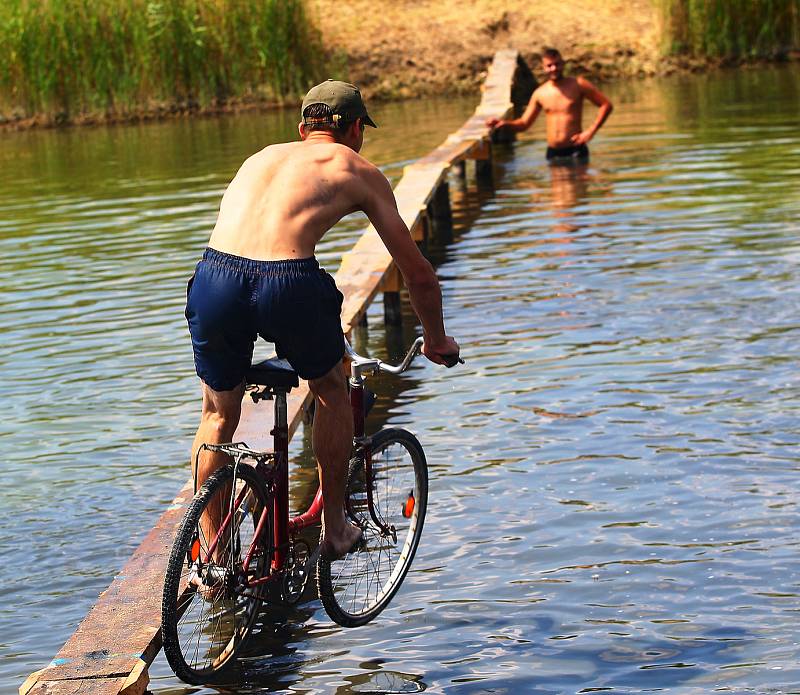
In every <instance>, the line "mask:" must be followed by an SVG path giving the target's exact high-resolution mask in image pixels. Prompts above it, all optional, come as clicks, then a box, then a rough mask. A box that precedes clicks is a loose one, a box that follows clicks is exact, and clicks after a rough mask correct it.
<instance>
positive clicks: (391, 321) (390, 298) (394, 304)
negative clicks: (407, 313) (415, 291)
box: [383, 292, 403, 326]
mask: <svg viewBox="0 0 800 695" xmlns="http://www.w3.org/2000/svg"><path fill="white" fill-rule="evenodd" d="M383 322H384V323H385V324H386V325H388V326H399V325H401V324H402V323H403V309H402V306H401V304H400V293H399V292H384V293H383Z"/></svg>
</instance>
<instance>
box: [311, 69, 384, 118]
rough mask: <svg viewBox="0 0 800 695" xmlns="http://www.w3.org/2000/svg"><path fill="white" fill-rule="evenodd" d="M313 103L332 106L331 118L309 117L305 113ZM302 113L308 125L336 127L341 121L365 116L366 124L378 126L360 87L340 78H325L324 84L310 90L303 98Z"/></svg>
mask: <svg viewBox="0 0 800 695" xmlns="http://www.w3.org/2000/svg"><path fill="white" fill-rule="evenodd" d="M312 104H325V105H326V106H328V107H330V110H331V116H332V117H331V118H330V119H324V118H323V119H320V118H313V119H309V118H308V117H307V116H306V115H305V113H306V108H308V107H309V106H311V105H312ZM300 113H301V116H302V118H303V123H305V124H306V125H312V124H313V125H330V126H331V127H333V128H336V127H338V125H339V123H340V122H341V121H344V122H345V123H348V122H352V121H354V120H356V118H363V119H364V123H365V124H366V125H368V126H372V127H373V128H377V127H378V126H376V125H375V121H373V120H372V119H371V118H370V117H369V114H368V113H367V107H366V106H364V100H363V99H362V98H361V92H360V91H359V90H358V87H356V86H355V85H354V84H350V83H349V82H340V81H339V80H325V82H323V83H322V84H318V85H317V86H316V87H312V88H311V89H310V90H308V94H306V98H305V99H303V106H302V108H301V111H300Z"/></svg>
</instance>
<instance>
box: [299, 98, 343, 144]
mask: <svg viewBox="0 0 800 695" xmlns="http://www.w3.org/2000/svg"><path fill="white" fill-rule="evenodd" d="M352 122H353V121H352V120H350V121H345V120H344V119H343V118H340V117H338V116H336V117H334V114H333V111H332V110H331V107H330V106H328V105H327V104H309V105H308V106H306V109H305V111H303V125H304V126H305V129H306V132H311V131H314V130H328V131H330V132H331V133H334V134H335V135H337V136H338V135H344V134H345V133H346V132H347V129H348V128H349V127H350V124H351V123H352Z"/></svg>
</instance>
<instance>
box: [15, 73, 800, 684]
mask: <svg viewBox="0 0 800 695" xmlns="http://www.w3.org/2000/svg"><path fill="white" fill-rule="evenodd" d="M798 78H800V70H798V69H797V68H796V67H784V68H775V69H765V70H759V71H743V72H737V73H718V74H713V75H708V76H692V77H681V78H673V79H665V80H648V81H641V82H631V83H625V84H617V85H611V86H610V87H608V89H607V91H608V93H609V94H610V96H611V97H612V99H613V100H614V101H615V104H616V107H617V108H616V111H615V112H614V114H613V115H612V117H611V118H610V120H609V122H608V123H607V124H606V126H605V127H604V128H603V130H602V131H601V132H600V134H599V135H598V136H597V138H596V140H595V141H594V142H593V143H592V145H591V148H592V160H591V162H590V164H589V165H588V166H587V167H584V168H560V167H554V168H550V167H548V166H547V165H546V163H545V161H544V147H543V144H542V136H543V124H542V123H539V124H537V125H536V126H535V127H534V129H533V130H532V131H531V132H530V133H528V134H525V135H524V136H523V137H522V138H521V139H520V140H519V141H518V142H517V143H515V144H514V145H512V146H509V147H507V148H504V149H500V150H499V151H498V152H497V158H496V165H495V170H494V187H486V186H478V185H477V183H476V181H475V179H474V177H473V176H472V174H471V172H468V176H467V179H466V181H465V182H461V181H460V180H459V179H457V178H455V177H454V178H453V179H452V180H451V191H452V197H453V201H454V215H455V228H454V240H453V242H452V243H450V244H448V245H446V246H439V247H437V246H435V245H431V248H430V249H429V251H430V255H431V257H432V259H433V260H434V261H435V263H436V265H437V268H438V272H439V275H440V278H441V280H442V285H443V291H444V301H445V308H446V309H445V310H446V321H447V327H448V330H449V332H450V333H452V334H453V335H454V336H456V337H457V339H459V341H460V342H461V344H462V347H463V356H464V357H465V359H466V361H467V362H466V365H464V366H463V367H459V368H458V369H453V370H444V369H441V368H436V367H434V366H433V365H428V364H422V363H421V362H418V363H416V366H415V368H413V369H412V371H411V372H410V373H409V374H408V376H407V378H403V379H402V380H396V379H395V380H392V381H389V380H380V381H378V382H377V384H376V386H375V390H376V391H378V393H379V394H380V396H381V398H380V400H379V401H378V405H377V406H376V408H375V410H374V413H373V418H372V420H373V422H372V427H378V426H380V425H381V424H386V423H388V424H397V425H404V426H407V427H409V428H411V429H412V430H414V431H415V432H416V433H417V435H418V436H419V438H420V440H421V441H422V442H423V444H424V445H425V448H426V451H427V453H428V458H429V463H430V469H431V497H430V503H429V510H428V518H427V521H426V527H425V532H424V535H423V540H422V545H421V547H420V550H419V552H418V554H417V558H416V560H415V563H414V566H413V568H412V571H411V573H410V574H409V577H408V578H407V580H406V582H405V584H404V586H403V588H402V589H401V591H400V593H399V594H398V596H397V597H396V598H395V600H394V602H393V604H392V606H391V607H390V608H389V609H387V611H386V612H385V613H384V614H383V615H382V616H381V617H380V618H379V619H378V620H377V621H376V622H375V623H374V624H372V625H370V626H367V627H364V628H359V629H355V630H345V629H342V628H339V627H337V626H336V625H334V624H332V623H331V622H330V620H329V619H328V618H327V616H326V615H325V613H324V611H323V610H322V608H321V606H320V604H319V602H318V601H317V600H315V599H313V597H310V598H309V600H308V601H306V602H303V603H302V604H301V605H300V606H298V607H297V608H296V609H293V610H290V611H288V612H282V613H281V614H280V615H277V616H275V615H267V616H265V618H264V621H263V624H262V625H261V631H260V634H259V636H258V639H257V640H256V641H255V644H254V648H253V649H252V650H251V651H250V653H249V655H248V658H247V659H246V660H244V661H243V663H242V669H241V674H240V676H241V684H240V685H239V686H237V687H235V688H230V689H228V690H227V691H226V692H304V693H332V692H337V693H349V692H372V693H376V692H403V693H408V692H422V691H429V692H454V691H458V692H466V693H472V692H475V693H482V692H494V693H520V692H525V693H585V692H594V691H607V692H617V693H638V692H645V691H647V692H659V691H662V692H670V693H708V692H712V691H714V692H736V693H744V692H758V693H765V692H770V693H800V685H798V684H800V665H799V664H800V630H798V627H797V625H798V619H799V618H800V600H799V599H800V562H798V531H800V522H799V521H798V504H799V503H800V485H798V479H799V478H800V450H799V449H798V444H800V420H799V419H798V415H800V374H799V373H798V369H797V357H796V355H797V344H798V343H797V342H796V341H798V340H799V339H800V316H799V315H798V306H800V289H799V288H798V282H797V278H798V274H799V273H800V237H798V231H800V135H799V134H798V132H799V131H798V129H797V107H798V103H799V102H800V87H798V85H800V80H799V79H798ZM474 105H475V100H474V99H468V98H465V99H454V100H428V101H418V102H411V103H406V104H394V105H384V106H381V107H380V108H375V109H374V111H375V119H376V121H378V123H379V125H381V126H383V127H381V128H380V129H378V130H377V131H376V132H372V131H370V132H369V133H368V138H369V139H368V143H367V146H366V147H365V150H364V154H365V155H366V156H368V157H370V158H371V159H373V160H374V161H376V162H377V163H378V164H379V165H380V166H381V167H382V168H383V170H384V171H385V172H386V174H387V175H388V176H389V177H390V178H391V179H392V180H396V179H397V178H398V177H399V175H400V174H401V171H402V167H403V165H405V164H408V163H410V162H412V161H413V160H414V159H416V158H417V157H419V156H421V155H423V154H425V153H427V152H428V151H429V150H430V149H432V148H433V147H434V146H435V145H437V144H438V143H439V142H441V141H442V140H443V139H444V137H445V136H446V135H447V134H448V133H450V132H452V131H453V130H455V129H457V128H458V126H459V125H460V124H461V123H462V122H463V121H464V120H465V119H466V118H467V116H468V115H469V114H470V113H471V112H472V109H473V108H474ZM589 113H590V117H591V114H592V113H593V111H591V110H590V112H589ZM295 122H296V118H295V115H294V113H285V112H278V113H269V114H245V115H241V116H236V117H230V118H225V119H220V120H196V121H185V122H184V121H180V122H171V123H159V124H148V125H142V126H127V127H118V128H104V129H85V130H67V131H63V132H55V131H54V132H28V133H5V134H3V135H2V147H0V163H2V168H1V169H0V181H2V186H0V245H1V247H0V264H1V265H2V280H0V292H2V299H3V301H2V309H0V311H2V322H1V323H0V334H1V335H2V351H1V352H0V390H1V392H2V395H3V401H4V404H5V416H4V417H3V419H2V421H0V442H2V445H3V450H4V453H5V456H4V462H3V465H2V468H0V528H2V533H3V539H4V541H3V544H2V546H0V558H1V559H2V562H0V585H1V586H2V587H3V595H4V598H5V600H4V602H3V603H2V605H0V656H2V659H0V691H2V692H14V691H16V689H17V687H18V686H19V684H20V683H21V682H22V680H24V678H25V677H26V676H27V675H28V674H29V673H31V672H32V671H34V670H36V669H38V668H42V667H43V666H44V665H46V664H47V663H48V661H49V660H50V659H51V657H52V656H53V655H54V654H55V653H56V652H57V651H58V649H59V648H60V646H61V645H62V644H63V643H64V642H65V641H66V639H67V638H68V637H69V636H70V635H71V634H72V632H73V631H74V629H75V627H76V626H77V624H78V623H79V622H80V620H81V618H82V617H83V616H84V615H85V613H86V612H87V610H88V609H89V608H90V607H91V606H92V605H93V603H94V602H95V600H96V599H97V596H98V594H99V593H100V592H101V591H102V590H103V589H105V588H106V586H108V584H109V583H110V582H111V580H112V579H113V576H114V575H115V573H116V572H117V570H118V569H119V568H120V567H121V566H122V565H123V564H124V563H125V561H126V560H127V558H128V557H129V556H130V554H131V552H132V551H133V549H135V548H136V547H137V545H138V544H139V542H140V541H141V539H142V538H143V536H144V535H145V533H146V532H147V530H149V529H150V528H151V527H152V525H153V523H154V522H155V520H156V519H157V518H158V516H159V515H160V514H161V512H162V511H163V510H164V509H165V507H166V506H167V505H168V504H169V502H170V501H171V500H172V498H173V497H174V495H175V493H176V492H177V490H178V489H179V488H180V487H181V486H182V484H183V483H184V482H185V480H186V478H187V476H188V465H187V458H188V453H187V452H188V449H189V446H190V442H191V437H192V435H193V431H194V427H195V425H196V420H197V415H198V408H199V389H198V385H197V381H196V377H195V376H194V372H193V366H192V360H191V350H190V346H189V342H188V336H187V331H186V329H185V325H184V320H183V316H182V311H183V298H184V289H185V281H186V278H187V277H188V275H189V274H190V273H191V270H192V268H193V265H194V263H195V261H196V259H197V257H198V255H199V254H200V252H201V250H202V248H203V247H204V245H205V242H206V241H207V238H208V235H209V232H210V229H211V227H212V225H213V223H214V219H215V214H216V210H217V207H218V204H219V200H220V197H221V194H222V192H223V190H224V187H225V185H226V183H227V181H228V180H229V179H230V177H231V176H232V175H233V173H234V172H235V170H236V168H237V167H238V165H239V164H240V162H241V161H242V160H243V159H244V158H245V157H246V156H248V155H249V154H250V153H252V152H253V151H255V150H256V149H258V148H259V147H261V146H263V145H264V144H266V143H269V142H274V141H278V140H285V139H289V138H292V137H293V136H294V132H295ZM363 226H364V219H363V217H358V216H356V217H353V218H351V219H348V220H345V221H344V222H343V223H342V224H340V225H339V226H337V228H336V229H335V230H334V231H333V232H332V233H331V234H330V235H329V237H328V238H326V240H325V241H324V243H323V245H322V246H321V248H320V251H319V257H320V260H321V261H322V263H323V265H324V266H326V267H327V268H328V269H329V270H331V271H334V270H335V269H336V267H337V265H338V259H339V258H340V256H341V254H342V253H343V252H344V251H346V250H347V249H348V248H349V247H350V246H351V245H352V243H353V241H354V240H355V239H356V238H357V236H358V234H359V233H360V230H361V229H362V228H363ZM404 312H405V313H404V325H403V327H402V328H400V329H392V330H386V329H385V328H384V326H383V321H382V312H381V306H380V302H378V303H377V304H376V305H375V306H374V307H373V308H372V309H371V310H370V312H369V323H368V327H367V329H366V330H361V331H360V332H359V334H358V335H357V336H356V338H357V342H358V344H359V345H360V346H362V347H364V349H366V350H369V351H370V352H371V353H374V354H375V355H378V356H380V357H384V358H386V357H387V356H388V357H389V358H394V357H396V356H397V355H398V354H400V353H401V352H402V349H403V346H405V345H407V344H408V343H409V342H410V341H411V339H412V338H413V336H414V334H415V332H416V330H417V328H416V325H415V322H414V320H413V316H412V314H411V312H410V309H409V308H408V306H407V305H406V306H405V309H404ZM304 434H306V433H303V432H301V433H299V435H298V436H297V437H296V438H295V440H294V442H293V444H292V449H293V451H294V453H295V454H296V455H297V464H296V468H295V470H294V473H295V474H296V477H297V479H298V480H299V481H300V484H298V485H297V486H296V488H295V490H294V491H293V494H294V504H295V505H296V506H299V505H301V504H302V503H303V502H304V501H306V499H307V497H308V495H309V490H310V485H311V481H312V479H313V462H312V459H311V457H310V454H309V450H308V438H307V436H301V435H304ZM150 688H151V690H152V691H153V692H155V693H170V694H178V693H180V694H184V693H189V692H202V693H206V692H208V693H211V692H216V690H214V689H211V688H205V689H202V688H201V689H197V688H188V687H187V686H184V685H183V684H182V683H180V681H178V680H177V679H176V678H175V677H174V676H173V675H172V674H171V672H170V670H169V667H168V666H167V665H166V662H165V661H164V659H163V656H159V658H158V659H157V660H156V662H155V663H154V664H153V667H152V668H151V683H150Z"/></svg>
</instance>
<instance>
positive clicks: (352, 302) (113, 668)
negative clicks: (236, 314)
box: [19, 50, 530, 695]
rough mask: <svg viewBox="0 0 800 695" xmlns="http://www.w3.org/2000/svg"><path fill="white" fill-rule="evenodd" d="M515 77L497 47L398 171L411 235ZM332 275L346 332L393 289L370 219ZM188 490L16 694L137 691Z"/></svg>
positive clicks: (252, 441)
mask: <svg viewBox="0 0 800 695" xmlns="http://www.w3.org/2000/svg"><path fill="white" fill-rule="evenodd" d="M515 79H516V80H517V86H518V85H519V83H520V82H521V81H523V82H524V81H526V80H528V81H529V80H530V72H529V71H528V70H527V66H526V65H525V64H524V62H523V61H522V60H521V59H520V57H519V55H518V53H517V51H514V50H506V51H499V52H498V53H497V54H496V55H495V56H494V60H493V62H492V65H491V67H490V69H489V72H488V75H487V77H486V81H485V83H484V86H483V95H482V99H481V102H480V105H479V106H478V107H477V109H476V110H475V113H474V114H473V115H472V116H471V117H470V118H469V119H468V120H467V122H466V123H465V124H464V125H463V126H462V127H461V128H460V129H459V130H458V131H456V132H455V133H453V134H451V135H450V136H449V137H448V138H447V139H446V140H445V141H444V142H443V143H442V144H441V145H440V146H439V147H437V148H436V149H435V150H433V151H432V152H431V153H430V154H428V155H426V156H425V157H423V158H422V159H420V160H418V161H417V162H415V163H414V164H412V165H410V166H407V167H406V168H405V169H404V172H403V177H402V178H401V180H400V181H399V182H398V184H397V186H396V187H395V197H396V198H397V205H398V209H399V211H400V215H401V216H402V218H403V220H404V221H405V223H406V224H407V225H408V227H409V229H410V230H411V232H412V236H413V237H414V238H415V239H418V240H421V239H423V238H424V236H425V230H427V229H428V228H430V225H431V220H430V219H429V206H430V205H431V204H432V203H433V202H435V201H434V197H435V196H436V195H437V192H439V191H440V190H441V188H440V186H441V185H442V184H443V183H446V177H447V173H448V170H449V168H450V167H451V166H452V165H454V164H456V163H459V162H462V161H464V160H466V159H476V160H484V161H486V160H488V158H489V157H490V152H491V143H490V133H489V129H488V128H487V127H486V126H485V125H484V123H485V120H486V119H487V118H488V117H490V116H494V117H497V118H504V117H506V116H508V115H509V113H510V112H511V111H512V109H513V107H514V104H512V100H511V99H512V97H511V95H512V92H513V90H514V89H515ZM448 205H449V203H448ZM335 277H336V284H337V286H338V287H339V289H340V290H341V291H342V293H343V294H344V296H345V301H344V305H343V307H342V328H343V330H344V331H345V333H346V334H348V335H349V334H350V332H351V330H352V329H353V328H354V327H355V326H356V325H358V323H359V322H360V321H361V319H362V317H363V316H364V314H365V313H366V311H367V308H368V307H369V305H370V303H371V302H372V301H373V299H374V298H375V297H376V295H377V294H378V293H379V292H381V291H394V292H396V291H398V289H399V273H398V271H397V269H396V268H395V266H394V263H393V261H392V258H391V256H390V255H389V253H388V251H387V250H386V247H385V246H384V245H383V242H382V241H381V240H380V237H379V236H378V234H377V232H376V231H375V229H374V228H373V227H371V226H370V227H369V228H368V229H367V230H366V231H365V233H364V234H363V236H361V238H360V239H359V240H358V241H357V243H356V244H355V246H354V247H353V249H352V250H351V251H350V252H348V253H347V254H345V256H344V257H343V258H342V263H341V266H340V267H339V270H338V272H337V273H336V276H335ZM310 402H311V396H310V393H309V391H308V387H307V385H306V384H305V383H304V382H303V383H301V386H300V388H298V389H295V390H294V391H293V392H292V394H290V399H289V430H290V433H289V436H290V437H291V436H292V435H293V434H294V432H295V431H296V430H297V428H298V427H299V425H300V423H301V422H302V420H303V417H304V415H305V412H306V409H307V408H308V406H309V404H310ZM268 413H271V409H269V408H264V407H263V406H262V407H261V408H259V409H258V412H256V406H255V405H254V404H253V403H252V401H251V400H250V399H249V398H245V399H244V401H243V402H242V420H241V424H240V426H239V429H238V430H237V433H236V439H237V440H242V441H246V442H247V443H248V444H249V445H250V446H252V447H255V448H261V449H267V448H269V447H270V446H271V440H270V439H269V438H268V434H267V433H268V432H269V430H270V428H271V422H265V416H266V417H267V418H269V417H270V415H269V414H268ZM191 495H192V484H191V481H189V482H187V483H186V485H185V486H184V487H183V488H182V489H181V491H180V492H179V493H178V496H177V497H176V498H175V500H174V501H173V503H172V504H171V505H170V507H169V508H168V509H167V511H165V512H164V514H163V515H162V516H161V517H160V518H159V520H158V522H157V523H156V526H155V528H153V530H152V531H150V533H149V534H148V535H147V536H146V537H145V539H144V540H143V541H142V543H141V545H140V546H139V547H138V548H137V549H136V551H135V552H134V554H133V556H132V557H131V558H130V560H129V561H128V562H127V563H126V564H125V567H124V568H123V569H122V572H121V573H120V574H119V575H118V576H116V577H115V578H114V581H113V582H112V583H111V585H110V586H109V587H108V589H106V590H105V591H104V592H103V593H102V594H101V595H100V598H99V600H98V602H97V604H96V605H95V606H94V607H93V608H92V610H91V611H90V612H89V613H88V614H87V616H86V617H85V618H84V619H83V621H82V622H81V624H80V625H79V626H78V629H77V630H76V631H75V633H74V634H73V635H72V637H70V639H69V640H68V641H67V642H66V644H65V645H64V646H63V647H62V648H61V650H60V651H59V652H58V654H57V655H56V657H55V658H54V659H53V661H52V662H51V663H50V664H49V665H48V666H47V667H46V668H44V669H42V670H41V671H37V672H35V673H33V674H32V675H31V676H30V677H29V678H28V679H27V680H26V681H25V683H23V684H22V686H21V687H20V689H19V692H20V695H28V694H29V693H30V695H45V694H47V695H78V694H80V695H111V694H114V695H116V694H118V693H119V694H122V695H141V694H142V693H144V692H145V691H146V689H147V684H148V682H149V679H148V674H147V668H148V666H149V665H150V664H151V663H152V661H153V659H155V657H156V655H157V654H158V651H159V649H160V648H161V635H160V629H161V622H160V621H161V587H162V583H163V580H164V572H165V568H166V562H167V558H168V556H169V551H170V547H171V545H172V541H173V537H174V535H175V532H176V530H177V526H178V524H179V523H180V519H181V518H182V516H183V513H184V511H185V508H186V506H187V504H188V502H189V500H190V499H191Z"/></svg>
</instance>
